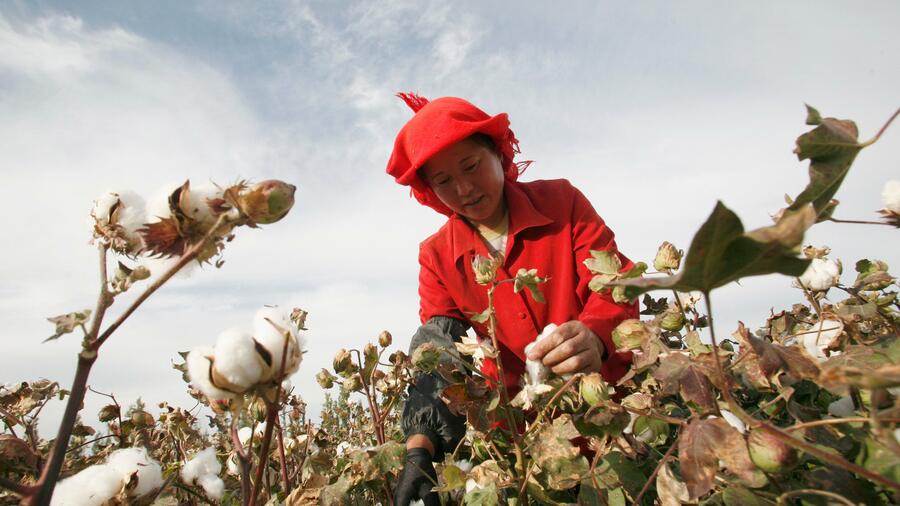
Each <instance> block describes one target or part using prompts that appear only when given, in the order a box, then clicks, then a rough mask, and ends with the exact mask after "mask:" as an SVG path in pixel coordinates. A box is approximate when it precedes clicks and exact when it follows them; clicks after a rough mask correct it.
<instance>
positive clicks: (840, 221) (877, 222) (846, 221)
mask: <svg viewBox="0 0 900 506" xmlns="http://www.w3.org/2000/svg"><path fill="white" fill-rule="evenodd" d="M828 221H833V222H835V223H853V224H856V225H887V226H889V227H893V226H894V225H893V224H892V223H887V222H884V221H867V220H839V219H837V218H828Z"/></svg>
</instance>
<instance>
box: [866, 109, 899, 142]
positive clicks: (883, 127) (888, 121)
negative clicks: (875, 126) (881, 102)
mask: <svg viewBox="0 0 900 506" xmlns="http://www.w3.org/2000/svg"><path fill="white" fill-rule="evenodd" d="M898 114H900V109H897V110H896V111H894V114H893V115H891V117H890V119H888V120H887V123H885V124H884V126H882V127H881V130H879V131H878V133H877V134H875V137H872V138H871V139H869V140H867V141H866V142H863V143H862V144H860V146H861V147H867V146H871V145H872V144H875V142H876V141H878V139H880V138H881V134H883V133H884V131H885V130H887V128H888V127H889V126H891V123H892V122H893V121H894V119H896V118H897V115H898Z"/></svg>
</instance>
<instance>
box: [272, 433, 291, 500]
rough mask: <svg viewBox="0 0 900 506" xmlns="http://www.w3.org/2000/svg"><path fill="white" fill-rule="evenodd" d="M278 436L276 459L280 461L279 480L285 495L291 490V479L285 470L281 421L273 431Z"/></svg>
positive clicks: (285, 461) (285, 462)
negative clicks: (275, 430)
mask: <svg viewBox="0 0 900 506" xmlns="http://www.w3.org/2000/svg"><path fill="white" fill-rule="evenodd" d="M275 435H276V436H277V437H278V459H279V460H280V461H281V481H282V486H284V493H285V495H287V494H289V493H290V492H291V480H290V478H289V477H288V472H287V460H286V459H285V457H284V431H283V430H282V428H281V422H279V423H278V432H276V433H275Z"/></svg>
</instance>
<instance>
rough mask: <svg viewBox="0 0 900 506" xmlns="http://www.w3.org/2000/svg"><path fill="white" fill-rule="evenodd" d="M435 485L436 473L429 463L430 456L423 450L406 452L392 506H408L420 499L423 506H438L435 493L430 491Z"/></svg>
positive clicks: (416, 449) (438, 501) (414, 449)
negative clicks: (393, 505)
mask: <svg viewBox="0 0 900 506" xmlns="http://www.w3.org/2000/svg"><path fill="white" fill-rule="evenodd" d="M435 483H437V473H436V472H435V471H434V465H432V463H431V454H430V453H428V450H426V449H425V448H410V449H408V450H406V465H405V466H403V471H402V472H401V473H400V479H399V480H398V481H397V488H396V489H394V504H395V505H396V506H408V505H409V503H410V501H413V500H415V499H422V502H424V503H425V506H440V505H441V500H440V498H439V497H438V495H437V492H431V491H430V490H431V489H432V488H433V487H434V486H435Z"/></svg>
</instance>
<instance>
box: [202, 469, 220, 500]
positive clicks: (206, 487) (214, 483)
mask: <svg viewBox="0 0 900 506" xmlns="http://www.w3.org/2000/svg"><path fill="white" fill-rule="evenodd" d="M197 485H200V487H202V488H203V491H204V492H206V495H207V497H209V498H210V499H213V500H216V501H221V500H222V496H223V495H225V482H224V481H222V478H219V477H218V476H216V475H214V474H205V475H203V476H201V477H200V478H198V479H197Z"/></svg>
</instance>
